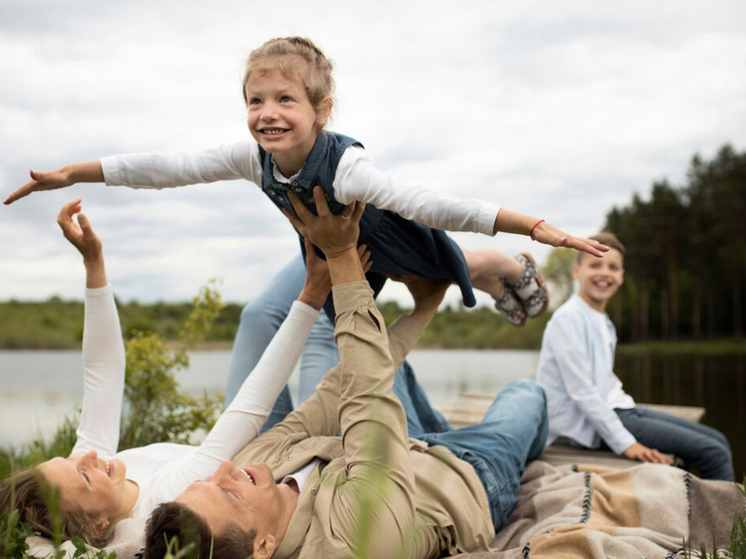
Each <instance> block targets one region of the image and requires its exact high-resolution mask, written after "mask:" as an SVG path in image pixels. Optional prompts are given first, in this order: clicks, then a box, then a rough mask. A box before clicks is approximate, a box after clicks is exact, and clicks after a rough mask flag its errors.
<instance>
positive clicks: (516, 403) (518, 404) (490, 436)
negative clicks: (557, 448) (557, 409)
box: [402, 379, 549, 531]
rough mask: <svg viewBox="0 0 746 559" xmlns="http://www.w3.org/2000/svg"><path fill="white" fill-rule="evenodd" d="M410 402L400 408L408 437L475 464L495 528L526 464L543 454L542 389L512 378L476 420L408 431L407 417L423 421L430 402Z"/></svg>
mask: <svg viewBox="0 0 746 559" xmlns="http://www.w3.org/2000/svg"><path fill="white" fill-rule="evenodd" d="M415 402H417V403H415ZM402 403H404V401H403V402H402ZM411 403H412V408H413V409H411V410H408V409H407V405H408V404H405V406H404V408H405V410H406V411H407V420H408V423H409V425H410V432H409V435H410V437H414V438H417V439H421V440H423V441H425V442H427V443H428V444H429V445H431V446H432V445H443V446H445V447H447V448H448V449H449V450H450V451H451V452H453V453H454V454H455V455H456V456H457V457H459V458H461V459H462V460H464V461H466V462H469V463H470V464H471V465H472V466H473V467H474V471H475V472H476V473H477V475H478V476H479V479H480V481H481V482H482V485H483V486H484V490H485V492H486V493H487V500H488V502H489V506H490V513H491V514H492V522H493V524H494V526H495V531H497V530H499V529H500V527H501V526H502V525H503V523H504V522H505V520H507V518H508V516H509V515H510V513H511V512H512V511H513V508H514V507H515V504H516V502H517V495H518V488H519V486H520V483H521V476H522V475H523V471H524V469H525V466H526V462H528V461H531V460H535V459H537V458H539V457H540V456H541V455H542V454H543V453H544V446H545V445H546V441H547V434H548V432H549V418H548V414H547V402H546V396H545V395H544V390H543V389H542V388H541V387H540V386H539V385H538V384H536V383H535V382H533V381H530V380H525V379H521V380H515V381H513V382H511V383H510V384H508V385H507V386H506V387H505V388H504V389H503V390H502V391H501V392H500V393H499V394H498V395H497V397H496V398H495V400H494V401H493V402H492V404H491V405H490V407H489V409H488V410H487V413H486V414H485V416H484V419H482V421H481V422H480V423H477V424H475V425H469V426H467V427H462V428H460V429H453V428H450V427H448V428H447V429H445V430H442V431H439V432H419V433H418V432H416V431H414V430H413V424H414V422H413V421H411V420H410V416H414V417H424V418H425V422H424V424H427V423H426V422H427V421H432V412H433V410H432V409H431V408H430V407H429V404H428V405H427V407H422V402H421V400H418V399H417V398H415V399H414V400H411ZM435 413H437V412H435Z"/></svg>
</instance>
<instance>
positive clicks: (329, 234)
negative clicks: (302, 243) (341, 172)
mask: <svg viewBox="0 0 746 559" xmlns="http://www.w3.org/2000/svg"><path fill="white" fill-rule="evenodd" d="M288 197H289V198H290V203H291V204H293V208H295V212H296V213H297V214H298V217H296V216H294V215H292V214H291V213H290V212H288V211H285V210H283V213H284V214H285V216H286V217H287V218H288V220H290V223H292V224H293V227H295V228H296V229H297V230H298V232H299V233H300V234H301V235H303V237H304V238H305V239H306V240H308V241H310V242H311V243H312V244H314V245H316V246H317V247H318V248H319V249H320V250H321V251H322V252H323V253H324V255H325V256H326V261H327V263H328V265H329V274H330V275H331V278H332V283H333V284H334V285H338V284H341V283H351V282H355V281H364V280H365V271H364V270H363V265H362V264H361V262H360V258H359V257H358V253H357V249H356V247H357V239H358V237H359V236H360V218H361V217H362V215H363V210H364V209H365V204H361V203H360V202H354V203H352V204H350V205H348V206H347V207H345V209H344V210H343V211H342V213H341V214H340V215H334V214H333V213H332V212H331V211H329V205H328V204H327V203H326V198H325V197H324V191H323V190H322V189H321V188H320V187H318V186H317V187H315V188H314V189H313V197H314V199H315V201H316V210H317V211H318V213H319V215H314V214H312V213H311V212H310V211H308V209H307V208H306V207H305V206H304V205H303V204H302V203H301V201H300V200H299V199H298V197H297V196H295V194H294V193H293V192H292V191H291V192H289V193H288Z"/></svg>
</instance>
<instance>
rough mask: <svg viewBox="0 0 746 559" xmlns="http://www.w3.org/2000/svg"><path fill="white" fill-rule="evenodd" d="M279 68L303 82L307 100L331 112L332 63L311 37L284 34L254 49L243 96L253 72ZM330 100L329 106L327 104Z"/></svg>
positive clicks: (247, 65) (332, 89)
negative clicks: (284, 35)
mask: <svg viewBox="0 0 746 559" xmlns="http://www.w3.org/2000/svg"><path fill="white" fill-rule="evenodd" d="M275 69H278V70H280V71H281V72H282V73H283V74H285V75H287V76H292V77H295V78H298V79H300V80H301V82H303V86H304V88H305V90H306V95H307V96H308V100H309V101H310V102H311V105H312V106H313V108H314V110H316V111H317V112H318V111H320V110H324V109H326V110H327V111H331V108H332V105H333V100H334V98H333V95H334V78H333V77H332V62H331V60H329V59H328V58H327V57H326V56H324V53H323V52H321V49H319V48H318V47H317V46H316V45H314V44H313V41H311V39H306V38H304V37H281V38H276V39H270V40H269V41H267V42H266V43H264V44H263V45H262V46H261V47H259V48H257V49H254V50H253V51H251V54H249V59H248V60H247V61H246V70H245V71H244V76H243V84H242V85H243V87H242V89H243V97H244V101H246V102H247V103H248V99H247V98H246V84H247V83H248V81H249V78H250V77H251V76H252V75H261V74H263V73H264V72H268V71H270V70H275ZM327 103H328V106H325V104H327Z"/></svg>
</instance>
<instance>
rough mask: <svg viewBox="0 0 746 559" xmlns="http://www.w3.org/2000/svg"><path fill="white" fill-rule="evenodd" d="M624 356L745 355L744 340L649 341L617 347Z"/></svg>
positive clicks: (745, 343) (745, 346)
mask: <svg viewBox="0 0 746 559" xmlns="http://www.w3.org/2000/svg"><path fill="white" fill-rule="evenodd" d="M617 353H620V354H624V355H746V340H738V339H721V340H701V341H699V340H697V341H694V340H678V341H651V342H640V343H635V344H621V345H619V346H617Z"/></svg>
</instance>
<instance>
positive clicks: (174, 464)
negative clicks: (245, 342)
mask: <svg viewBox="0 0 746 559" xmlns="http://www.w3.org/2000/svg"><path fill="white" fill-rule="evenodd" d="M318 314H319V313H318V311H317V310H314V309H313V308H311V307H310V306H308V305H306V304H304V303H301V302H299V301H296V302H294V303H293V305H292V307H291V309H290V313H289V314H288V316H287V318H286V319H285V321H284V322H283V323H282V326H281V327H280V329H279V330H278V332H277V333H276V334H275V337H274V338H273V339H272V342H271V343H270V344H269V346H268V347H267V349H266V350H265V352H264V355H263V356H262V358H261V359H260V361H259V363H257V365H256V367H255V368H254V370H253V371H252V372H251V374H250V375H249V376H248V377H247V379H246V381H244V383H243V385H242V387H241V390H240V391H239V393H238V394H237V395H236V398H235V399H234V400H233V401H232V402H231V404H230V406H228V409H226V410H225V411H224V412H223V413H222V414H221V416H220V417H219V418H218V420H217V422H216V424H215V426H214V427H213V428H212V430H211V431H210V433H209V434H208V435H207V436H206V437H205V439H204V441H203V442H202V444H201V445H199V446H190V445H181V444H173V443H156V444H152V445H149V446H145V447H141V448H132V449H128V450H125V451H122V452H119V453H117V446H118V444H119V427H120V418H121V411H122V397H123V390H124V372H125V355H124V345H123V343H122V332H121V328H120V325H119V316H118V313H117V308H116V305H115V303H114V296H113V294H112V290H111V287H110V286H106V287H102V288H98V289H86V307H85V327H84V334H83V367H84V381H83V382H84V392H83V408H82V412H81V416H80V426H79V427H78V430H77V437H78V438H77V442H76V444H75V447H74V448H73V451H72V453H71V454H80V453H85V452H87V451H89V450H91V449H94V450H96V452H97V453H99V454H100V455H101V456H104V457H113V458H118V459H120V460H122V462H124V464H125V465H126V467H127V478H128V479H131V480H132V481H134V482H136V483H137V484H138V486H139V488H140V493H139V496H138V499H137V502H136V504H135V508H134V510H133V516H134V517H143V518H147V516H149V514H150V513H151V512H152V510H153V509H154V508H155V507H156V506H158V505H159V504H160V503H163V502H166V501H170V500H173V499H174V498H175V497H176V496H177V495H179V493H181V492H182V491H183V490H184V489H186V488H187V487H188V486H189V485H190V484H191V483H193V482H194V481H197V480H201V479H204V478H205V477H207V476H209V475H212V474H213V473H214V472H215V470H217V468H218V466H219V465H220V463H221V462H222V461H223V460H231V459H233V457H234V456H235V455H236V454H237V453H238V452H239V451H240V450H241V449H242V448H243V447H244V446H245V445H246V444H247V443H248V442H249V441H251V440H252V439H253V438H254V437H256V436H257V435H258V434H259V430H260V428H261V426H262V425H263V424H264V421H265V420H266V418H267V416H268V415H269V413H270V411H271V409H272V406H273V405H274V402H275V400H276V399H277V396H278V395H279V394H280V391H281V390H282V388H283V387H284V386H285V384H286V383H287V381H288V378H289V377H290V374H291V373H292V372H293V369H294V368H295V365H296V363H297V362H298V359H299V358H300V354H301V351H302V349H303V346H304V344H305V341H306V339H307V338H308V335H309V333H310V331H311V328H312V326H313V323H314V322H315V320H316V318H317V317H318Z"/></svg>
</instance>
